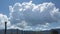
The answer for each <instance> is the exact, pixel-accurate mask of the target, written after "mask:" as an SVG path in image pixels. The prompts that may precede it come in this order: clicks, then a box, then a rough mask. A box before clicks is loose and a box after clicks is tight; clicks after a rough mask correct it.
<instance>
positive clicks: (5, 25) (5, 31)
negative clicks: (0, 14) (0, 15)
mask: <svg viewBox="0 0 60 34" xmlns="http://www.w3.org/2000/svg"><path fill="white" fill-rule="evenodd" d="M6 31H7V22H5V34H6Z"/></svg>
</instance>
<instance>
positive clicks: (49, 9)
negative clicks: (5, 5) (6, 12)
mask: <svg viewBox="0 0 60 34" xmlns="http://www.w3.org/2000/svg"><path fill="white" fill-rule="evenodd" d="M9 9H10V17H9V18H10V22H11V23H12V25H15V26H16V27H18V28H21V29H25V30H27V29H28V30H29V29H31V30H33V28H35V30H36V29H37V30H38V29H43V28H46V27H48V25H49V23H53V22H58V20H60V15H59V14H60V12H59V9H58V8H56V6H55V4H54V3H52V2H49V3H48V2H46V3H42V4H38V5H36V4H33V3H32V1H31V2H23V3H22V4H21V3H15V4H14V5H13V6H9ZM23 21H24V22H23ZM39 25H40V26H41V27H40V26H39ZM35 26H36V27H35ZM42 26H44V27H42ZM28 27H30V28H28ZM44 30H45V29H44Z"/></svg>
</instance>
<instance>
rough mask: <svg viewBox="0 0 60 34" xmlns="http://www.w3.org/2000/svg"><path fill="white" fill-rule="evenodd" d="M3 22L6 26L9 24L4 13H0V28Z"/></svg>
mask: <svg viewBox="0 0 60 34" xmlns="http://www.w3.org/2000/svg"><path fill="white" fill-rule="evenodd" d="M5 22H8V23H7V27H9V26H10V21H9V19H8V17H7V16H6V15H3V14H0V29H4V27H5Z"/></svg>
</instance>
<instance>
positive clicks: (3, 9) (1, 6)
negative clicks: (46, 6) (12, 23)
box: [0, 0, 60, 16]
mask: <svg viewBox="0 0 60 34" xmlns="http://www.w3.org/2000/svg"><path fill="white" fill-rule="evenodd" d="M29 1H30V0H0V13H3V14H6V15H7V16H9V5H13V4H15V3H16V2H20V3H22V2H29ZM32 1H33V3H35V4H40V3H43V2H53V3H55V5H56V7H57V8H59V9H60V4H59V3H60V0H32Z"/></svg>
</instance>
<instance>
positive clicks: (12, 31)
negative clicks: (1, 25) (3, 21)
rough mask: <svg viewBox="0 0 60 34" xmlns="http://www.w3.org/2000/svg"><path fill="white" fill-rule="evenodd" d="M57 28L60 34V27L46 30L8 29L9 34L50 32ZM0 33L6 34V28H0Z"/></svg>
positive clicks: (46, 33)
mask: <svg viewBox="0 0 60 34" xmlns="http://www.w3.org/2000/svg"><path fill="white" fill-rule="evenodd" d="M53 30H56V31H58V33H59V34H60V29H51V30H45V31H23V30H19V29H8V30H7V34H50V33H51V31H53ZM0 34H5V30H4V29H2V30H0Z"/></svg>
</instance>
